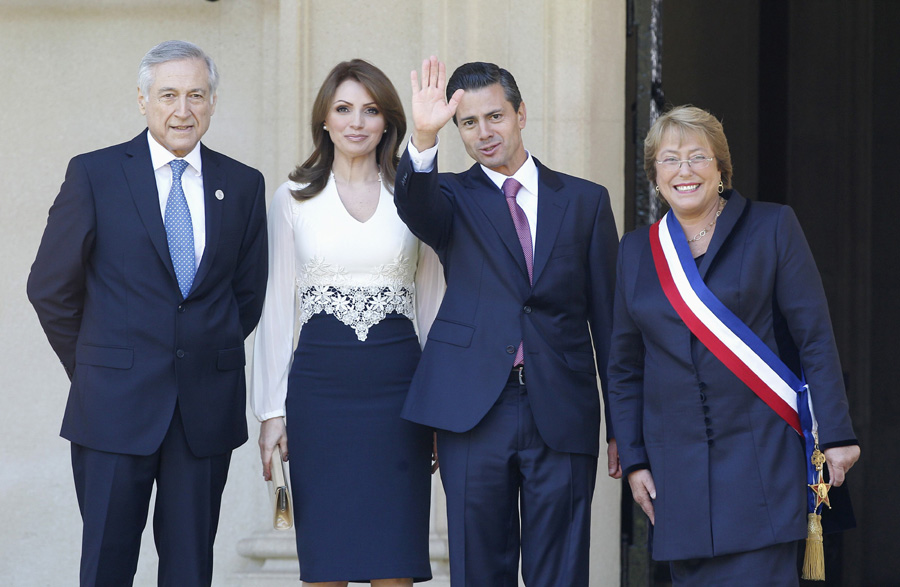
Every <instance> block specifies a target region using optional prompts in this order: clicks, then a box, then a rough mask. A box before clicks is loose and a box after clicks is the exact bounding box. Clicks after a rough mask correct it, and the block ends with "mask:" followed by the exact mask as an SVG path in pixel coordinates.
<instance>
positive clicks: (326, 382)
mask: <svg viewBox="0 0 900 587" xmlns="http://www.w3.org/2000/svg"><path fill="white" fill-rule="evenodd" d="M419 355H420V350H419V343H418V340H417V338H416V334H415V330H414V328H413V324H412V322H411V321H410V320H409V319H408V318H406V317H405V316H401V315H398V314H390V315H388V316H387V317H386V318H385V319H384V320H382V321H381V322H379V323H378V324H375V325H374V326H372V327H371V328H370V329H369V332H368V337H367V339H366V340H365V341H360V340H358V339H357V336H356V332H355V331H354V330H353V328H351V327H349V326H347V325H345V324H342V323H341V322H340V321H339V320H338V319H337V318H335V317H334V316H331V315H328V314H317V315H315V316H313V317H312V318H311V319H310V320H309V321H308V322H307V323H306V324H304V325H303V328H302V330H301V332H300V340H299V343H298V345H297V350H296V351H295V353H294V362H293V365H292V367H291V373H290V378H289V381H288V394H287V404H286V411H287V416H286V418H287V434H288V445H289V446H288V450H289V454H290V477H291V487H292V490H293V505H294V526H295V529H296V532H297V553H298V557H299V559H300V578H301V580H303V581H307V582H318V581H352V582H368V581H369V580H371V579H390V578H401V577H412V578H413V579H415V580H418V581H421V580H427V579H430V578H431V566H430V563H429V556H428V521H429V507H430V501H431V437H432V436H431V431H430V430H429V429H427V428H425V427H423V426H420V425H418V424H413V423H411V422H407V421H405V420H402V419H401V418H400V409H401V407H402V406H403V402H404V400H405V399H406V394H407V391H408V390H409V383H410V380H411V379H412V374H413V371H415V368H416V364H417V363H418V360H419Z"/></svg>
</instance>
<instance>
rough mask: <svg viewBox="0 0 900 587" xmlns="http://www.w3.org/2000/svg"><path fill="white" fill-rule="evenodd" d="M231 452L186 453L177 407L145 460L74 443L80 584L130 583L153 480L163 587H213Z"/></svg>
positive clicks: (112, 586) (155, 530)
mask: <svg viewBox="0 0 900 587" xmlns="http://www.w3.org/2000/svg"><path fill="white" fill-rule="evenodd" d="M230 462H231V452H228V453H225V454H222V455H215V456H212V457H206V458H197V457H195V456H194V455H193V453H191V450H190V448H189V447H188V444H187V440H186V438H185V436H184V426H183V424H182V421H181V414H180V410H179V409H178V407H177V406H176V407H175V414H174V416H173V417H172V423H171V425H170V426H169V431H168V432H167V433H166V437H165V439H164V440H163V442H162V445H161V446H160V448H159V449H158V450H157V451H156V452H155V453H153V454H151V455H148V456H140V455H126V454H117V453H107V452H102V451H97V450H93V449H90V448H87V447H84V446H80V445H77V444H72V470H73V472H74V476H75V492H76V494H77V496H78V507H79V508H80V509H81V517H82V520H83V521H84V530H83V534H82V544H81V585H82V587H86V586H91V587H93V586H109V587H122V586H127V585H132V583H133V582H134V573H135V571H136V570H137V562H138V554H139V552H140V546H141V533H142V532H143V530H144V526H145V525H146V523H147V511H148V509H149V507H150V494H151V490H152V488H153V483H154V482H155V483H156V506H155V510H154V514H153V537H154V541H155V542H156V550H157V552H158V553H159V575H158V584H159V585H160V586H172V587H176V586H177V587H193V586H202V585H207V586H208V585H210V584H211V583H212V566H213V541H214V540H215V536H216V528H217V526H218V523H219V506H220V505H221V501H222V491H223V489H224V488H225V480H226V478H227V476H228V466H229V464H230Z"/></svg>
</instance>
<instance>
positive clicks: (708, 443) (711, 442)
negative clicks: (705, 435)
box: [706, 438, 715, 446]
mask: <svg viewBox="0 0 900 587" xmlns="http://www.w3.org/2000/svg"><path fill="white" fill-rule="evenodd" d="M706 444H707V445H708V446H712V445H713V444H715V442H714V441H713V439H712V438H710V439H709V440H707V441H706Z"/></svg>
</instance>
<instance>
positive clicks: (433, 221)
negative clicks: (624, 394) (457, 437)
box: [394, 152, 618, 455]
mask: <svg viewBox="0 0 900 587" xmlns="http://www.w3.org/2000/svg"><path fill="white" fill-rule="evenodd" d="M535 163H536V164H537V168H538V181H539V187H538V192H539V193H538V213H537V217H538V221H537V236H536V239H535V240H536V242H535V245H536V246H535V253H534V272H533V273H534V280H533V281H534V284H533V285H530V284H529V281H528V273H527V270H526V267H525V256H524V254H523V253H522V247H521V245H520V244H519V239H518V236H517V235H516V229H515V226H514V225H513V221H512V218H511V216H510V213H509V208H508V207H507V204H506V200H505V198H504V196H503V193H502V191H501V190H500V189H499V188H497V186H496V185H495V184H494V183H493V182H492V181H491V180H490V179H489V178H488V177H487V175H485V173H484V172H483V171H482V169H481V166H480V165H477V164H476V165H473V166H472V168H471V169H469V170H468V171H466V172H465V173H460V174H448V173H444V174H438V172H437V165H436V164H435V169H434V170H433V171H431V172H430V173H415V172H414V171H413V168H412V164H411V162H410V159H409V153H408V152H404V155H403V157H402V158H401V160H400V167H399V169H398V172H397V182H396V186H395V191H394V198H395V201H396V204H397V209H398V211H399V213H400V217H401V218H402V219H403V221H404V222H406V224H407V225H408V226H409V228H410V229H411V230H412V232H413V233H414V234H415V235H416V236H418V237H419V238H420V239H422V240H423V241H424V242H425V243H427V244H428V245H430V246H431V247H432V248H433V249H434V250H435V251H436V252H437V254H438V256H439V257H440V259H441V263H442V264H443V267H444V273H445V277H446V281H447V291H446V293H445V295H444V299H443V302H442V304H441V308H440V310H439V312H438V314H437V317H436V319H435V321H434V324H433V325H432V327H431V330H430V332H429V334H428V341H427V344H426V346H425V350H424V351H423V353H422V359H421V361H420V363H419V367H418V369H417V370H416V373H415V375H414V377H413V381H412V386H411V388H410V391H409V395H408V398H407V401H406V404H405V406H404V408H403V417H404V418H407V419H409V420H412V421H414V422H419V423H421V424H425V425H428V426H432V427H434V428H439V429H444V430H450V431H453V432H464V431H467V430H470V429H471V428H472V427H474V426H475V425H476V424H478V422H479V421H481V419H482V418H483V417H484V415H485V414H486V413H487V412H488V410H490V408H491V407H492V406H493V405H494V403H495V402H496V400H497V398H498V397H499V396H500V392H501V391H502V390H503V388H504V386H505V385H506V381H507V379H508V378H509V375H510V371H511V369H512V366H513V361H514V359H515V352H516V348H517V347H518V345H519V342H520V341H524V349H525V372H526V378H527V384H528V396H529V401H530V402H531V405H532V410H533V412H534V419H535V423H536V425H537V427H538V430H539V431H540V433H541V436H542V437H543V439H544V441H545V442H546V443H547V445H548V446H550V447H551V448H553V449H554V450H557V451H563V452H574V453H586V454H592V455H596V454H598V451H599V433H600V420H601V406H600V393H599V392H598V389H597V374H598V372H597V368H596V366H595V352H596V365H599V366H600V367H601V368H600V371H599V375H600V379H601V381H602V383H603V389H604V390H605V389H606V370H605V365H606V359H607V356H608V345H609V335H610V329H611V327H612V322H611V320H612V297H613V291H614V283H613V280H614V271H615V249H616V244H617V241H618V236H617V234H616V227H615V222H614V220H613V215H612V211H611V209H610V203H609V194H608V193H607V191H606V188H604V187H602V186H599V185H597V184H595V183H591V182H589V181H586V180H583V179H578V178H575V177H571V176H568V175H563V174H561V173H556V172H554V171H551V170H550V169H548V168H546V167H544V166H543V165H541V164H540V162H538V161H537V160H535ZM604 403H605V401H604Z"/></svg>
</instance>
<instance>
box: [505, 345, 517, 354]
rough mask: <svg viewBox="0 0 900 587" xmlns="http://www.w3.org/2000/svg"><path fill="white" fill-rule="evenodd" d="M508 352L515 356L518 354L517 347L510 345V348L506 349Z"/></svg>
mask: <svg viewBox="0 0 900 587" xmlns="http://www.w3.org/2000/svg"><path fill="white" fill-rule="evenodd" d="M506 352H507V353H508V354H510V355H514V354H516V347H514V346H513V345H509V346H508V347H506Z"/></svg>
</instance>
